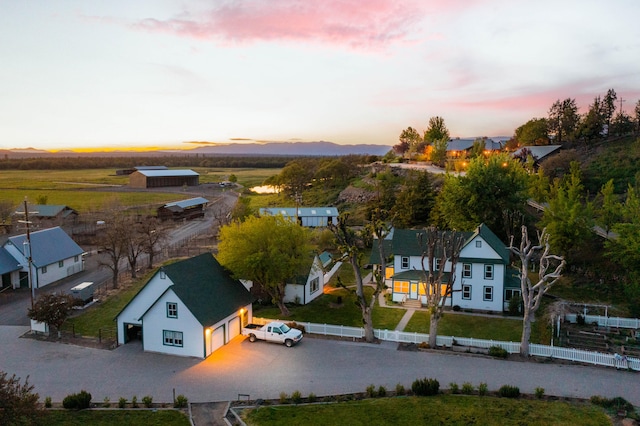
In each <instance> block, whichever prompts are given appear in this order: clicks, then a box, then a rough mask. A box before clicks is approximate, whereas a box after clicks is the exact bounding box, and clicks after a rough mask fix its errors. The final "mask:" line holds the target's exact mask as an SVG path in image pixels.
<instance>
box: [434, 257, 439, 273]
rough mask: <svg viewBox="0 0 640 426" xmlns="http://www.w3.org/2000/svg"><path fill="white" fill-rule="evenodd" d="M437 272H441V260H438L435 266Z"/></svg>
mask: <svg viewBox="0 0 640 426" xmlns="http://www.w3.org/2000/svg"><path fill="white" fill-rule="evenodd" d="M434 268H435V270H436V271H439V270H440V259H436V264H435V265H434Z"/></svg>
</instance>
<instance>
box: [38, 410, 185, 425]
mask: <svg viewBox="0 0 640 426" xmlns="http://www.w3.org/2000/svg"><path fill="white" fill-rule="evenodd" d="M38 424H39V425H43V426H44V425H46V426H58V425H60V426H62V425H64V426H76V425H77V426H85V425H91V426H112V425H127V426H173V425H176V426H181V425H185V426H188V425H189V424H190V423H189V418H188V417H187V416H186V415H185V414H184V413H183V412H181V411H176V410H157V411H151V410H140V411H134V410H122V411H120V410H104V411H102V410H82V411H70V410H45V412H44V413H43V417H42V419H40V421H39V422H38Z"/></svg>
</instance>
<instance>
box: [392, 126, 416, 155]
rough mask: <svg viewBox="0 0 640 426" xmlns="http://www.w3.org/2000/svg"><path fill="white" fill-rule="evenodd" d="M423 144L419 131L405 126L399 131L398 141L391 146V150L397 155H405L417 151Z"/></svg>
mask: <svg viewBox="0 0 640 426" xmlns="http://www.w3.org/2000/svg"><path fill="white" fill-rule="evenodd" d="M422 144H423V139H422V138H421V137H420V133H418V131H417V130H416V129H414V128H413V127H407V128H406V129H404V130H403V131H402V133H400V138H399V142H398V144H397V145H394V146H393V150H394V151H395V152H397V153H398V154H399V155H403V156H404V155H407V154H412V153H416V152H418V150H419V149H420V147H421V146H422Z"/></svg>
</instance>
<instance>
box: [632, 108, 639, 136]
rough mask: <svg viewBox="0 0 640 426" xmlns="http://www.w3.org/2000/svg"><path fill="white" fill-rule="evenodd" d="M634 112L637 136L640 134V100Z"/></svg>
mask: <svg viewBox="0 0 640 426" xmlns="http://www.w3.org/2000/svg"><path fill="white" fill-rule="evenodd" d="M633 112H634V113H635V116H634V118H635V129H634V130H635V132H636V134H640V100H638V102H636V107H635V108H634V110H633Z"/></svg>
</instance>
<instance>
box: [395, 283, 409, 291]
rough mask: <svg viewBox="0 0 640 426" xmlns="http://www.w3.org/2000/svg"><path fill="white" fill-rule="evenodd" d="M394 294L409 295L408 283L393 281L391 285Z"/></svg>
mask: <svg viewBox="0 0 640 426" xmlns="http://www.w3.org/2000/svg"><path fill="white" fill-rule="evenodd" d="M393 292H394V293H404V294H406V293H409V283H408V282H407V281H395V282H394V283H393Z"/></svg>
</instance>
